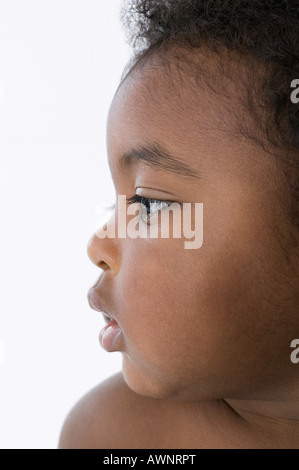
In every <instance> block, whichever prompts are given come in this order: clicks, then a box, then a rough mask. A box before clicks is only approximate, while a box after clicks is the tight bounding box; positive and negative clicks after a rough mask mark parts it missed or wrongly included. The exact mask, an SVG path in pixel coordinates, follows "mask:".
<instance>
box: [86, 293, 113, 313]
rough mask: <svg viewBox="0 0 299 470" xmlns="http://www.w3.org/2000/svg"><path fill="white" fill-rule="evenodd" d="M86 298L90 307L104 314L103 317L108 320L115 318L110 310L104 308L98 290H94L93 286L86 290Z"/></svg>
mask: <svg viewBox="0 0 299 470" xmlns="http://www.w3.org/2000/svg"><path fill="white" fill-rule="evenodd" d="M87 298H88V303H89V305H90V307H91V308H92V309H93V310H96V311H97V312H101V313H103V314H104V316H105V317H106V318H105V319H108V320H115V318H114V317H113V315H111V313H110V311H109V310H108V309H107V308H106V306H105V305H104V303H103V301H102V299H101V297H100V295H99V293H98V291H97V290H96V288H95V287H91V288H90V289H89V291H88V294H87Z"/></svg>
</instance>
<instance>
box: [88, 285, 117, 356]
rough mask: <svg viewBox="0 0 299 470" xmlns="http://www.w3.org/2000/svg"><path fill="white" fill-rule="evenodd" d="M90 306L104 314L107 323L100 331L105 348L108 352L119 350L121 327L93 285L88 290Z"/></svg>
mask: <svg viewBox="0 0 299 470" xmlns="http://www.w3.org/2000/svg"><path fill="white" fill-rule="evenodd" d="M87 298H88V303H89V306H90V307H91V308H92V309H93V310H96V311H97V312H100V313H101V314H102V315H103V318H104V320H105V323H106V325H105V326H104V328H102V330H101V331H100V336H99V340H100V343H101V346H102V348H103V349H105V350H106V351H107V352H113V351H119V341H120V336H121V328H120V326H119V324H118V322H117V321H116V319H115V318H114V316H113V315H111V313H110V312H109V310H108V309H107V308H106V307H105V305H104V304H103V302H102V300H101V297H100V296H99V293H98V292H97V290H96V289H95V288H94V287H92V288H91V289H89V291H88V295H87Z"/></svg>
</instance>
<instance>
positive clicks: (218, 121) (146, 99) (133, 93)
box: [107, 63, 271, 177]
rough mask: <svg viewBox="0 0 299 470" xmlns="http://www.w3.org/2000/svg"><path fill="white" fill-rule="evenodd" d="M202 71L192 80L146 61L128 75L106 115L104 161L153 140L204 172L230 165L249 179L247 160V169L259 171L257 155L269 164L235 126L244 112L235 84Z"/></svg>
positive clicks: (175, 69) (174, 69)
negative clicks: (254, 163)
mask: <svg viewBox="0 0 299 470" xmlns="http://www.w3.org/2000/svg"><path fill="white" fill-rule="evenodd" d="M210 70H211V69H210ZM207 75H209V74H202V77H199V79H198V77H197V79H195V78H194V76H192V75H191V74H190V73H189V72H188V71H186V70H184V68H183V67H181V68H179V67H178V66H177V64H175V63H171V64H168V65H167V66H163V65H161V64H159V65H157V64H153V63H151V64H149V65H148V66H147V65H145V66H143V67H142V68H140V69H137V70H136V71H133V72H132V73H131V74H129V76H128V77H127V78H126V79H125V80H124V82H123V83H122V84H121V85H120V87H119V89H118V90H117V92H116V94H115V97H114V99H113V101H112V104H111V107H110V111H109V115H108V122H107V149H108V157H109V160H110V161H111V160H113V161H115V160H117V159H119V158H120V157H121V155H122V154H123V153H128V152H130V151H131V149H132V148H136V147H140V146H143V145H151V144H158V145H160V146H162V147H163V148H167V149H168V151H169V152H170V153H171V154H173V155H177V156H178V157H179V158H180V159H184V160H186V161H188V162H189V163H191V165H192V166H193V168H195V169H198V170H201V172H202V171H203V166H204V171H206V172H211V171H213V172H215V171H221V172H223V171H232V168H233V169H234V171H237V172H239V173H240V174H245V175H247V177H249V174H248V164H249V163H250V166H251V167H252V171H253V172H255V171H256V173H258V172H259V170H260V169H258V168H257V166H256V165H253V164H252V163H253V162H252V156H254V155H257V153H258V154H259V159H258V162H259V164H262V163H266V162H267V163H268V164H271V162H270V160H269V156H268V155H267V154H266V153H265V152H263V151H262V150H261V149H258V152H257V147H256V145H255V144H254V143H252V142H250V140H249V139H246V138H244V136H242V135H241V134H240V132H238V130H237V121H238V120H240V116H241V115H242V113H243V112H244V110H243V109H242V106H241V103H240V100H238V98H237V96H238V93H237V92H236V90H235V84H233V82H232V81H228V82H227V83H226V85H225V86H224V82H223V81H221V80H220V79H219V77H218V80H217V81H216V82H215V83H214V84H213V85H211V83H209V80H207ZM210 76H211V74H210ZM212 76H213V75H212ZM221 84H222V87H221ZM248 120H249V118H248ZM258 162H257V163H258Z"/></svg>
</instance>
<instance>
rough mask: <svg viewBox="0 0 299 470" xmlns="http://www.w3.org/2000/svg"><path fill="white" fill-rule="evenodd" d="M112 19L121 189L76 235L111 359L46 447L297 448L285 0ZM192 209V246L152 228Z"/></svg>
mask: <svg viewBox="0 0 299 470" xmlns="http://www.w3.org/2000/svg"><path fill="white" fill-rule="evenodd" d="M122 20H123V23H124V24H125V25H126V27H127V31H128V34H129V39H130V41H131V43H132V44H133V46H134V49H133V56H132V59H131V61H130V62H129V64H128V66H127V67H126V69H125V71H124V73H123V77H122V80H121V83H120V85H119V87H118V89H117V91H116V94H115V96H114V99H113V101H112V104H111V108H110V111H109V115H108V121H107V153H108V160H109V165H110V169H111V175H112V178H113V182H114V185H115V191H116V196H117V198H116V205H115V211H114V212H113V214H112V216H111V218H110V221H109V223H108V224H107V225H105V226H104V227H102V229H101V230H99V231H98V232H97V233H95V234H94V235H93V236H92V238H91V239H90V241H89V244H88V255H89V257H90V259H91V261H92V262H93V263H94V264H95V265H97V266H98V267H99V268H101V271H100V273H99V274H100V277H99V279H98V281H97V282H96V283H95V285H94V286H93V287H92V288H91V289H90V290H89V293H88V300H89V303H90V306H91V307H92V308H94V309H96V310H99V311H101V312H103V314H104V319H105V321H106V326H105V327H104V328H103V330H102V331H101V333H100V342H101V345H102V346H103V348H104V349H105V350H107V351H108V352H113V351H120V352H121V353H122V356H123V366H122V372H121V373H119V374H118V375H116V376H113V377H111V378H110V379H108V380H106V381H105V382H104V383H102V384H100V385H98V386H97V387H96V388H95V389H93V390H92V391H91V392H89V393H88V394H87V395H86V396H85V397H83V398H82V399H81V400H80V401H79V402H78V403H77V404H76V405H75V406H74V408H73V409H72V410H71V412H70V413H69V415H68V417H67V418H66V421H65V423H64V426H63V429H62V432H61V436H60V442H59V447H60V448H96V449H100V448H102V449H112V448H115V449H116V448H118V449H125V448H129V449H136V448H144V449H153V448H155V449H183V448H193V449H196V448H198V449H200V448H299V364H296V363H295V362H294V361H292V360H291V352H292V349H291V347H290V345H291V342H292V341H293V340H294V339H295V338H299V312H298V305H299V302H298V300H299V244H298V241H299V104H298V101H299V99H297V97H299V90H297V89H296V86H297V87H298V89H299V33H298V31H299V8H298V5H297V2H293V1H291V0H289V1H288V0H275V1H274V0H251V1H248V2H245V1H243V0H231V1H229V2H228V1H227V0H210V1H206V0H167V1H166V0H131V1H126V2H125V6H124V9H123V10H122ZM297 91H298V93H297ZM119 196H122V198H119ZM124 196H125V198H123V197H124ZM170 208H173V211H170V210H169V209H170ZM197 210H198V211H197ZM134 211H135V212H134ZM167 212H168V214H169V218H168V219H167V218H164V221H163V223H162V218H163V217H162V216H163V214H166V213H167ZM124 213H125V215H127V219H126V221H125V227H124V223H123V221H124V219H123V214H124ZM136 214H137V215H138V223H136ZM178 215H180V216H181V218H179V219H177V216H178ZM188 217H189V219H190V220H189V222H190V224H189V232H190V230H191V229H193V234H194V235H195V236H196V235H198V231H199V230H200V231H201V232H200V236H199V238H198V239H199V241H200V243H198V245H197V246H192V245H190V246H189V249H188V247H186V244H185V243H186V239H187V238H188V237H187V235H186V231H184V230H181V236H175V235H174V232H172V231H171V230H170V231H169V236H168V237H163V236H160V235H161V230H162V228H163V230H164V229H165V224H166V225H167V227H170V228H171V229H172V228H176V229H178V228H184V229H186V227H187V221H188ZM178 220H179V222H178ZM199 220H200V222H201V223H200V224H198V221H199ZM165 221H166V222H165ZM185 222H186V226H184V227H183V225H184V223H185ZM163 224H164V225H163ZM172 225H173V227H172ZM162 226H163V227H162ZM124 228H125V229H126V228H127V229H128V230H127V231H126V230H124ZM155 228H156V229H157V231H156V232H155V230H154V229H155ZM113 229H116V230H115V231H113ZM151 230H152V232H150V231H151ZM120 232H121V235H120ZM154 232H155V235H158V236H153V233H154Z"/></svg>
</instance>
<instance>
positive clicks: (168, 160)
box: [119, 144, 199, 178]
mask: <svg viewBox="0 0 299 470" xmlns="http://www.w3.org/2000/svg"><path fill="white" fill-rule="evenodd" d="M139 162H141V163H144V164H146V165H149V166H150V167H152V168H156V169H160V170H165V171H168V172H170V173H174V174H177V175H180V176H186V177H189V178H198V177H199V175H198V174H197V172H196V170H195V169H194V168H192V167H191V166H189V165H188V164H187V163H185V162H182V161H181V160H180V159H178V158H177V157H175V156H174V155H171V154H170V153H169V152H167V150H165V149H163V147H161V146H160V145H157V144H153V145H149V146H144V147H138V148H136V149H132V150H131V151H130V152H127V153H125V154H123V155H122V156H121V158H120V160H119V167H120V169H121V170H127V169H128V168H130V167H131V166H132V165H135V164H138V163H139Z"/></svg>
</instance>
